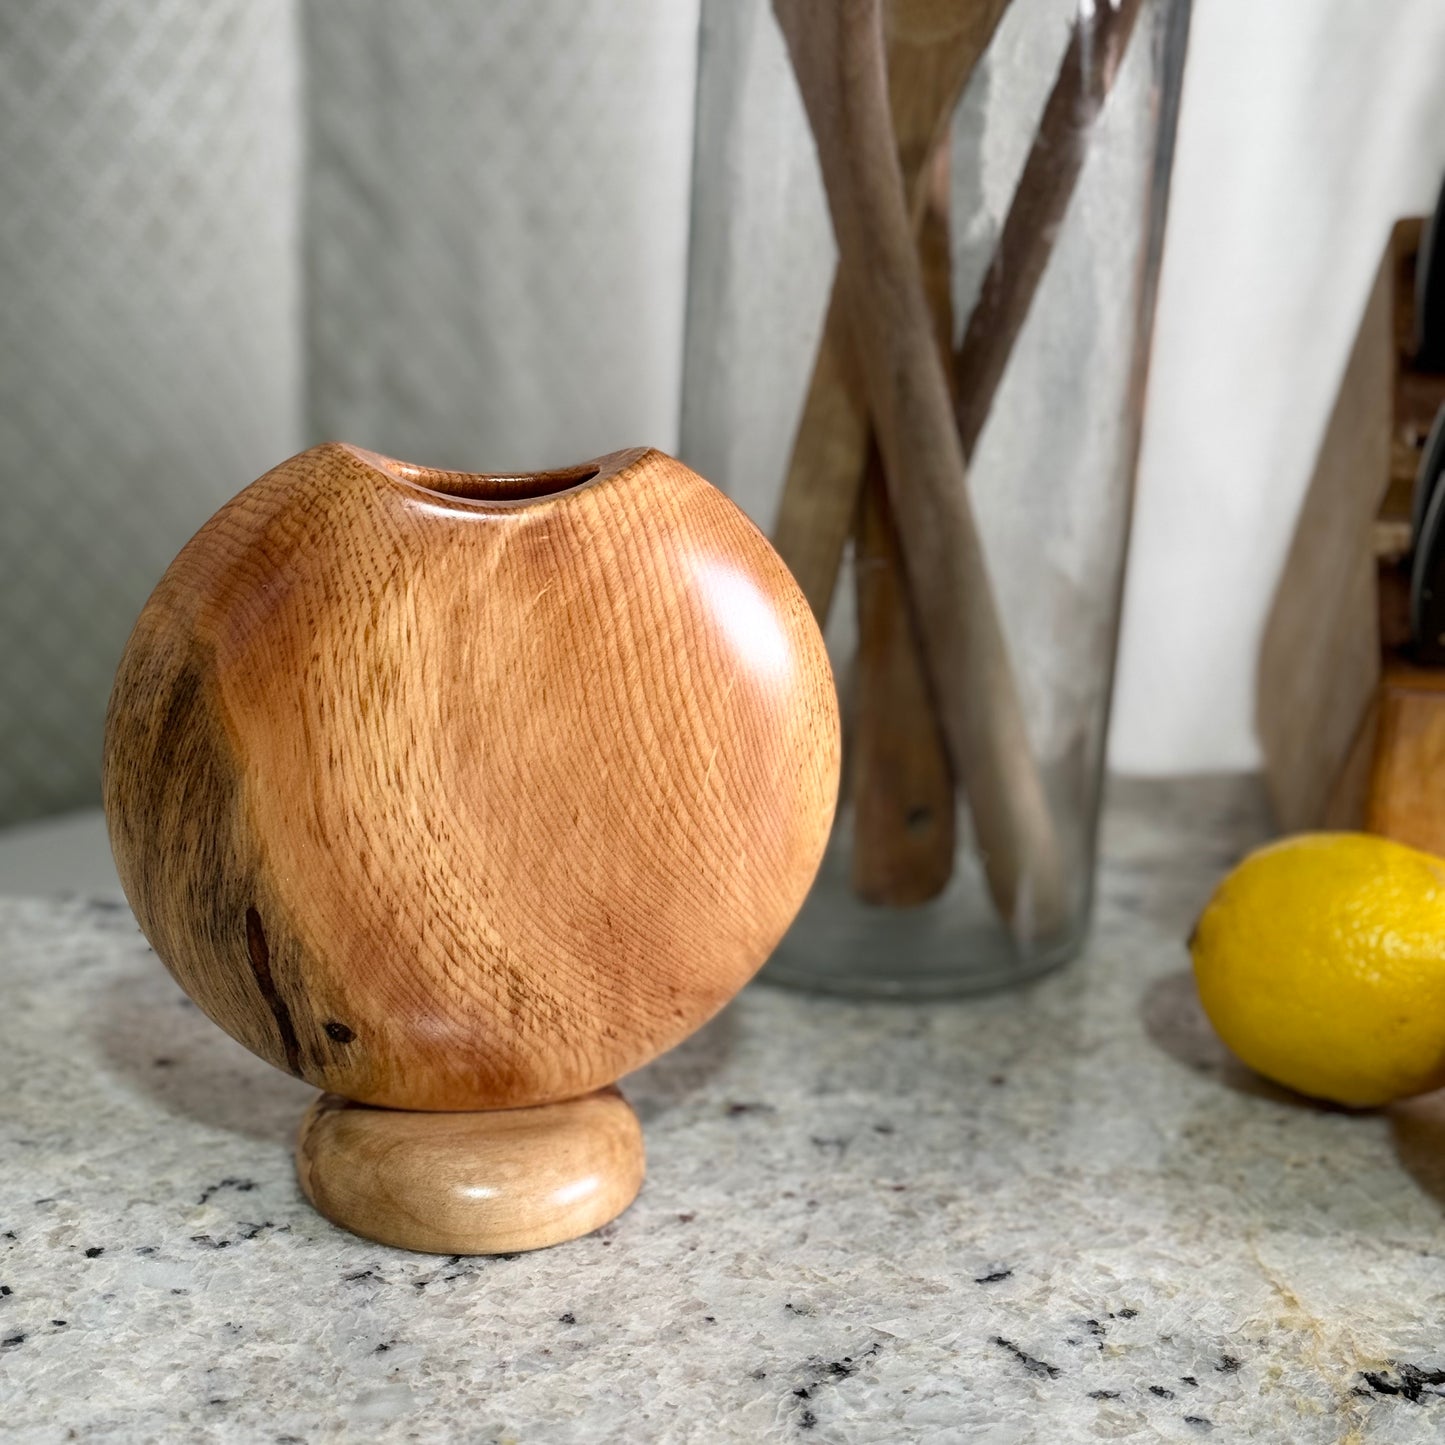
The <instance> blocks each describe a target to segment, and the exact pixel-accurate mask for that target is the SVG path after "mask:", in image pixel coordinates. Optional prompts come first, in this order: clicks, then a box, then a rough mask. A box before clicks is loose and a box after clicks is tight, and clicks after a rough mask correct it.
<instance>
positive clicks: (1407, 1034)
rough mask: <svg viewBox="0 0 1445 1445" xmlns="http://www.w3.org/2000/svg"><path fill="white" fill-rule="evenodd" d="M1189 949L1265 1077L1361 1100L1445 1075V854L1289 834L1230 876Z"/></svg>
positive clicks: (1236, 1042) (1211, 1000)
mask: <svg viewBox="0 0 1445 1445" xmlns="http://www.w3.org/2000/svg"><path fill="white" fill-rule="evenodd" d="M1190 951H1191V952H1192V954H1193V956H1194V976H1195V979H1196V981H1197V982H1198V985H1199V997H1200V999H1201V1000H1202V1002H1203V1004H1204V1011H1205V1012H1206V1013H1207V1014H1208V1015H1209V1020H1210V1022H1211V1023H1212V1024H1213V1025H1214V1027H1215V1028H1216V1029H1217V1030H1218V1032H1219V1036H1220V1038H1222V1039H1223V1040H1224V1042H1225V1043H1226V1044H1228V1045H1229V1047H1230V1048H1231V1049H1232V1050H1233V1051H1234V1052H1235V1053H1236V1054H1237V1055H1238V1056H1239V1057H1240V1058H1241V1059H1242V1060H1243V1061H1244V1062H1245V1063H1246V1064H1248V1065H1249V1066H1250V1068H1252V1069H1255V1070H1257V1071H1258V1072H1259V1073H1261V1074H1263V1075H1265V1076H1266V1077H1267V1078H1270V1079H1273V1080H1275V1081H1276V1082H1277V1083H1281V1084H1287V1085H1288V1086H1289V1087H1290V1088H1292V1089H1298V1090H1299V1092H1300V1093H1302V1094H1312V1095H1314V1096H1315V1097H1317V1098H1321V1099H1333V1100H1335V1102H1337V1103H1340V1104H1350V1105H1354V1106H1357V1107H1363V1106H1369V1105H1376V1104H1385V1103H1388V1102H1389V1101H1390V1100H1391V1099H1401V1098H1404V1097H1406V1096H1407V1095H1410V1094H1420V1093H1424V1092H1425V1091H1426V1090H1428V1089H1437V1088H1440V1087H1441V1086H1442V1085H1445V859H1441V858H1436V857H1433V856H1431V855H1430V854H1428V853H1420V852H1417V851H1416V850H1415V849H1414V848H1407V847H1405V846H1404V845H1403V844H1401V843H1393V842H1391V841H1390V840H1389V839H1388V838H1378V837H1373V836H1371V835H1369V834H1365V833H1306V834H1302V835H1301V836H1299V837H1295V838H1287V839H1285V840H1284V841H1283V842H1281V843H1275V844H1272V845H1271V846H1269V847H1267V848H1262V849H1260V850H1259V851H1258V852H1257V853H1252V854H1251V855H1250V856H1249V857H1248V858H1246V859H1245V860H1244V862H1242V863H1241V864H1240V865H1239V866H1238V867H1237V868H1236V869H1235V870H1234V871H1233V872H1232V873H1230V874H1229V876H1228V877H1227V878H1225V880H1224V881H1223V882H1222V883H1221V884H1220V885H1219V887H1218V889H1216V890H1215V894H1214V897H1213V898H1212V899H1210V901H1209V905H1208V907H1206V908H1205V910H1204V912H1203V914H1202V915H1201V916H1200V919H1199V922H1198V924H1197V925H1196V927H1195V930H1194V936H1193V938H1192V939H1191V940H1190Z"/></svg>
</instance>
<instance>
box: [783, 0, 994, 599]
mask: <svg viewBox="0 0 1445 1445" xmlns="http://www.w3.org/2000/svg"><path fill="white" fill-rule="evenodd" d="M1008 5H1009V0H961V3H960V0H947V3H943V4H940V3H937V0H901V3H898V4H897V5H895V7H894V9H893V11H892V21H893V25H892V31H891V33H890V35H889V38H888V95H889V106H890V109H891V115H892V124H893V133H894V136H895V138H896V144H897V147H898V158H899V163H900V166H901V168H902V173H903V184H904V188H905V191H906V192H907V194H908V198H909V199H908V206H909V214H910V215H911V216H912V218H913V221H914V225H915V228H919V227H921V226H922V224H923V217H924V213H925V211H926V209H927V206H926V189H927V188H926V187H925V186H924V185H923V184H922V183H921V182H922V178H923V176H924V173H925V170H926V168H927V166H928V164H929V160H930V157H931V156H933V155H934V154H935V153H936V151H937V149H938V146H939V144H940V143H941V142H942V140H943V139H944V138H945V137H946V136H947V134H948V128H949V122H950V120H951V118H952V115H953V110H954V107H955V105H957V103H958V97H959V95H960V94H961V93H962V91H963V87H964V85H965V84H966V83H967V81H968V77H969V75H970V74H971V73H972V71H973V68H974V66H975V65H976V64H977V63H978V59H979V57H980V56H981V55H982V54H983V53H984V51H985V50H986V49H987V48H988V45H989V42H990V41H991V40H992V39H993V34H994V31H995V30H996V29H997V28H998V23H999V20H1000V18H1001V17H1002V15H1003V13H1004V11H1005V10H1006V9H1007V8H1008ZM868 433H869V427H868V403H867V398H866V396H865V389H864V384H863V378H862V375H861V373H860V372H859V370H858V366H857V362H856V360H855V359H854V356H853V343H852V336H851V333H850V331H849V324H848V313H847V309H846V307H845V305H844V302H843V298H842V294H841V292H840V290H839V286H838V279H837V277H836V276H835V277H834V282H833V291H832V295H831V296H830V298H829V301H828V311H827V317H826V319H825V321H824V323H823V334H822V337H821V339H820V341H819V343H818V353H817V358H816V360H815V362H814V365H813V376H812V380H811V382H810V383H809V385H808V395H807V399H806V401H805V402H804V404H803V413H802V417H801V419H800V421H799V424H798V431H797V435H796V437H795V439H794V442H793V451H792V455H791V458H790V459H789V462H788V473H787V477H786V480H785V481H784V484H783V490H782V494H781V497H780V499H779V504H778V513H777V518H776V521H775V522H774V525H773V545H774V546H775V547H776V548H777V549H778V552H779V553H780V554H781V556H782V558H783V560H784V561H785V562H786V563H787V564H788V567H789V569H790V570H791V571H792V573H793V576H794V577H796V578H797V579H798V583H799V585H800V586H801V587H802V589H803V593H804V595H805V596H806V597H807V599H808V602H809V604H810V605H811V606H812V608H813V615H814V616H815V617H816V618H817V619H818V625H819V626H820V627H821V626H823V625H824V623H825V622H826V621H827V618H828V612H829V609H830V608H831V606H832V601H833V589H834V587H835V585H836V583H837V580H838V569H839V566H840V564H841V562H842V558H843V549H844V546H845V545H846V543H847V541H848V534H849V532H850V530H851V529H852V527H853V523H854V519H855V517H856V516H857V509H858V497H859V491H860V489H861V487H862V485H863V473H864V468H865V463H866V461H867V456H868Z"/></svg>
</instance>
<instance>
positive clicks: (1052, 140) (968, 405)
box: [953, 0, 1143, 456]
mask: <svg viewBox="0 0 1445 1445" xmlns="http://www.w3.org/2000/svg"><path fill="white" fill-rule="evenodd" d="M1142 6H1143V0H1111V3H1108V4H1104V3H1099V4H1090V5H1087V6H1080V8H1079V15H1078V18H1077V19H1076V20H1075V22H1074V28H1073V31H1072V33H1071V35H1070V37H1069V46H1068V49H1067V50H1066V51H1065V53H1064V59H1063V63H1062V64H1061V65H1060V67H1059V74H1058V79H1057V80H1055V82H1054V86H1053V89H1052V90H1051V91H1050V92H1049V98H1048V100H1047V101H1046V102H1045V104H1044V113H1043V116H1042V117H1041V119H1040V121H1039V127H1038V131H1037V133H1036V134H1035V136H1034V141H1033V145H1032V146H1031V147H1030V148H1029V154H1028V158H1027V159H1026V160H1025V162H1024V168H1023V172H1022V174H1021V175H1020V176H1019V182H1018V186H1017V187H1016V188H1015V191H1014V196H1013V200H1012V201H1011V202H1010V204H1009V209H1008V215H1007V216H1006V217H1005V218H1004V223H1003V229H1002V230H1001V231H1000V232H999V237H998V242H997V244H996V245H995V247H994V253H993V259H992V261H991V262H990V264H989V268H988V271H987V273H986V274H985V276H984V281H983V287H982V289H981V291H980V292H979V298H978V301H977V302H976V303H975V305H974V308H973V311H972V312H971V313H970V315H969V318H968V327H967V329H966V330H965V332H964V335H963V340H962V341H961V342H960V343H959V346H958V350H957V352H956V354H955V356H954V363H953V389H954V396H955V397H956V399H957V400H956V410H957V418H958V432H959V437H960V438H961V440H962V442H963V450H964V454H965V455H966V456H971V455H972V454H973V450H974V447H975V445H976V443H977V441H978V438H979V435H980V434H981V433H982V431H983V425H984V422H986V421H987V420H988V414H989V412H990V411H991V410H992V408H993V402H994V397H995V395H996V394H997V392H998V387H999V383H1000V382H1001V381H1002V380H1003V374H1004V368H1005V367H1006V366H1007V365H1008V359H1009V356H1010V355H1011V354H1012V352H1013V348H1014V343H1015V342H1016V341H1017V340H1018V335H1019V332H1020V331H1021V330H1022V329H1023V324H1024V321H1025V320H1026V319H1027V318H1028V314H1029V308H1030V307H1031V305H1032V304H1033V299H1034V293H1035V292H1036V291H1037V290H1038V285H1039V282H1040V280H1041V279H1042V278H1043V274H1044V271H1045V269H1046V268H1047V266H1048V261H1049V257H1050V256H1051V255H1052V254H1053V249H1054V242H1055V240H1056V238H1057V236H1058V233H1059V227H1060V226H1061V225H1062V224H1063V220H1064V215H1065V213H1066V212H1067V211H1068V208H1069V201H1070V200H1071V199H1072V198H1073V195H1074V191H1075V190H1076V188H1077V186H1078V181H1079V175H1080V173H1081V172H1082V171H1083V168H1084V161H1085V160H1086V159H1087V157H1088V154H1089V146H1090V137H1091V135H1092V133H1093V129H1094V125H1095V123H1096V122H1097V120H1098V118H1099V115H1100V113H1101V112H1102V111H1103V108H1104V102H1105V101H1106V100H1107V99H1108V96H1109V89H1110V87H1111V86H1112V85H1113V83H1114V77H1115V76H1116V75H1117V74H1118V71H1119V67H1120V66H1121V65H1122V64H1123V60H1124V55H1125V53H1126V51H1127V50H1128V46H1129V37H1130V35H1131V34H1132V33H1133V30H1134V23H1135V21H1136V20H1137V19H1138V18H1139V11H1140V9H1141V8H1142Z"/></svg>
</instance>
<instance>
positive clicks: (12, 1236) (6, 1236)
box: [0, 1229, 19, 1239]
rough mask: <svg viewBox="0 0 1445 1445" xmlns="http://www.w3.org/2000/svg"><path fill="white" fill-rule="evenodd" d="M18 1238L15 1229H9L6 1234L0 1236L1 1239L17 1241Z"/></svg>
mask: <svg viewBox="0 0 1445 1445" xmlns="http://www.w3.org/2000/svg"><path fill="white" fill-rule="evenodd" d="M18 1237H19V1236H18V1235H17V1234H16V1233H15V1231H14V1230H13V1229H7V1230H6V1231H5V1233H4V1234H0V1239H16V1238H18Z"/></svg>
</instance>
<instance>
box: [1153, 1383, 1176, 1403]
mask: <svg viewBox="0 0 1445 1445" xmlns="http://www.w3.org/2000/svg"><path fill="white" fill-rule="evenodd" d="M1149 1393H1150V1394H1151V1395H1158V1396H1159V1398H1160V1399H1161V1400H1172V1399H1173V1398H1174V1391H1173V1390H1171V1389H1169V1388H1168V1387H1167V1386H1165V1385H1150V1386H1149Z"/></svg>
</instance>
